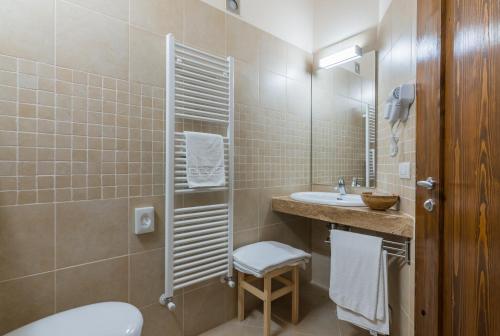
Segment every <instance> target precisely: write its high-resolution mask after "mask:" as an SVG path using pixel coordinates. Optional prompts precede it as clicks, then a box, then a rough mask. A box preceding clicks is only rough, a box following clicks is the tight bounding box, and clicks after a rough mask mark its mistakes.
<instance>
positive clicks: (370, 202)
mask: <svg viewBox="0 0 500 336" xmlns="http://www.w3.org/2000/svg"><path fill="white" fill-rule="evenodd" d="M361 199H362V200H363V202H364V203H365V204H366V205H367V206H368V207H369V208H370V209H372V210H383V211H385V210H387V209H389V208H391V207H392V206H393V205H394V204H396V203H397V202H398V200H399V196H397V195H374V194H373V193H371V192H364V193H362V194H361Z"/></svg>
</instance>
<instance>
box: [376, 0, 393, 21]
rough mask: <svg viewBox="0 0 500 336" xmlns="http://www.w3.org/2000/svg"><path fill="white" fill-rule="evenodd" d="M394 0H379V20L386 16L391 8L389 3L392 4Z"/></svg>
mask: <svg viewBox="0 0 500 336" xmlns="http://www.w3.org/2000/svg"><path fill="white" fill-rule="evenodd" d="M391 2H392V0H379V6H378V20H379V21H382V19H383V18H384V15H385V12H387V10H388V9H389V5H390V4H391Z"/></svg>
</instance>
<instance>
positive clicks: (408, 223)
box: [272, 196, 414, 238]
mask: <svg viewBox="0 0 500 336" xmlns="http://www.w3.org/2000/svg"><path fill="white" fill-rule="evenodd" d="M272 208H273V211H276V212H282V213H286V214H290V215H296V216H301V217H307V218H312V219H318V220H321V221H325V222H330V223H337V224H342V225H346V226H351V227H355V228H359V229H364V230H370V231H375V232H382V233H388V234H392V235H396V236H401V237H405V238H413V223H414V220H413V218H411V217H410V216H407V215H405V214H402V213H400V212H399V211H394V210H388V211H376V210H371V209H369V208H368V207H340V206H333V205H324V204H313V203H305V202H300V201H296V200H293V199H291V198H290V197H289V196H280V197H273V199H272Z"/></svg>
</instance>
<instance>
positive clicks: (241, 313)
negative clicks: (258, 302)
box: [238, 272, 245, 321]
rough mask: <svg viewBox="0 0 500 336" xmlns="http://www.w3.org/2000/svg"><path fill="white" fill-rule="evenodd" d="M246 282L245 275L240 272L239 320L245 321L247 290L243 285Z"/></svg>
mask: <svg viewBox="0 0 500 336" xmlns="http://www.w3.org/2000/svg"><path fill="white" fill-rule="evenodd" d="M243 281H245V273H243V272H238V320H239V321H243V320H244V319H245V289H243V286H242V283H243Z"/></svg>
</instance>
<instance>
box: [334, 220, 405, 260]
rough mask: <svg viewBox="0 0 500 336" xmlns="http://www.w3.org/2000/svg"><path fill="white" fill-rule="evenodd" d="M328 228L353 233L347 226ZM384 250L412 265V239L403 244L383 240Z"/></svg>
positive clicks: (338, 225)
mask: <svg viewBox="0 0 500 336" xmlns="http://www.w3.org/2000/svg"><path fill="white" fill-rule="evenodd" d="M327 228H328V230H329V231H331V230H344V231H351V228H350V227H348V226H345V225H340V224H336V223H330V224H328V225H327ZM325 243H326V244H330V237H329V236H328V238H326V239H325ZM382 248H383V249H384V250H386V251H387V254H388V255H390V256H393V257H397V258H404V260H405V262H406V264H408V265H410V264H411V258H410V256H411V255H410V239H409V238H406V239H405V241H404V242H403V243H402V242H396V241H393V240H387V239H383V240H382Z"/></svg>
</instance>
